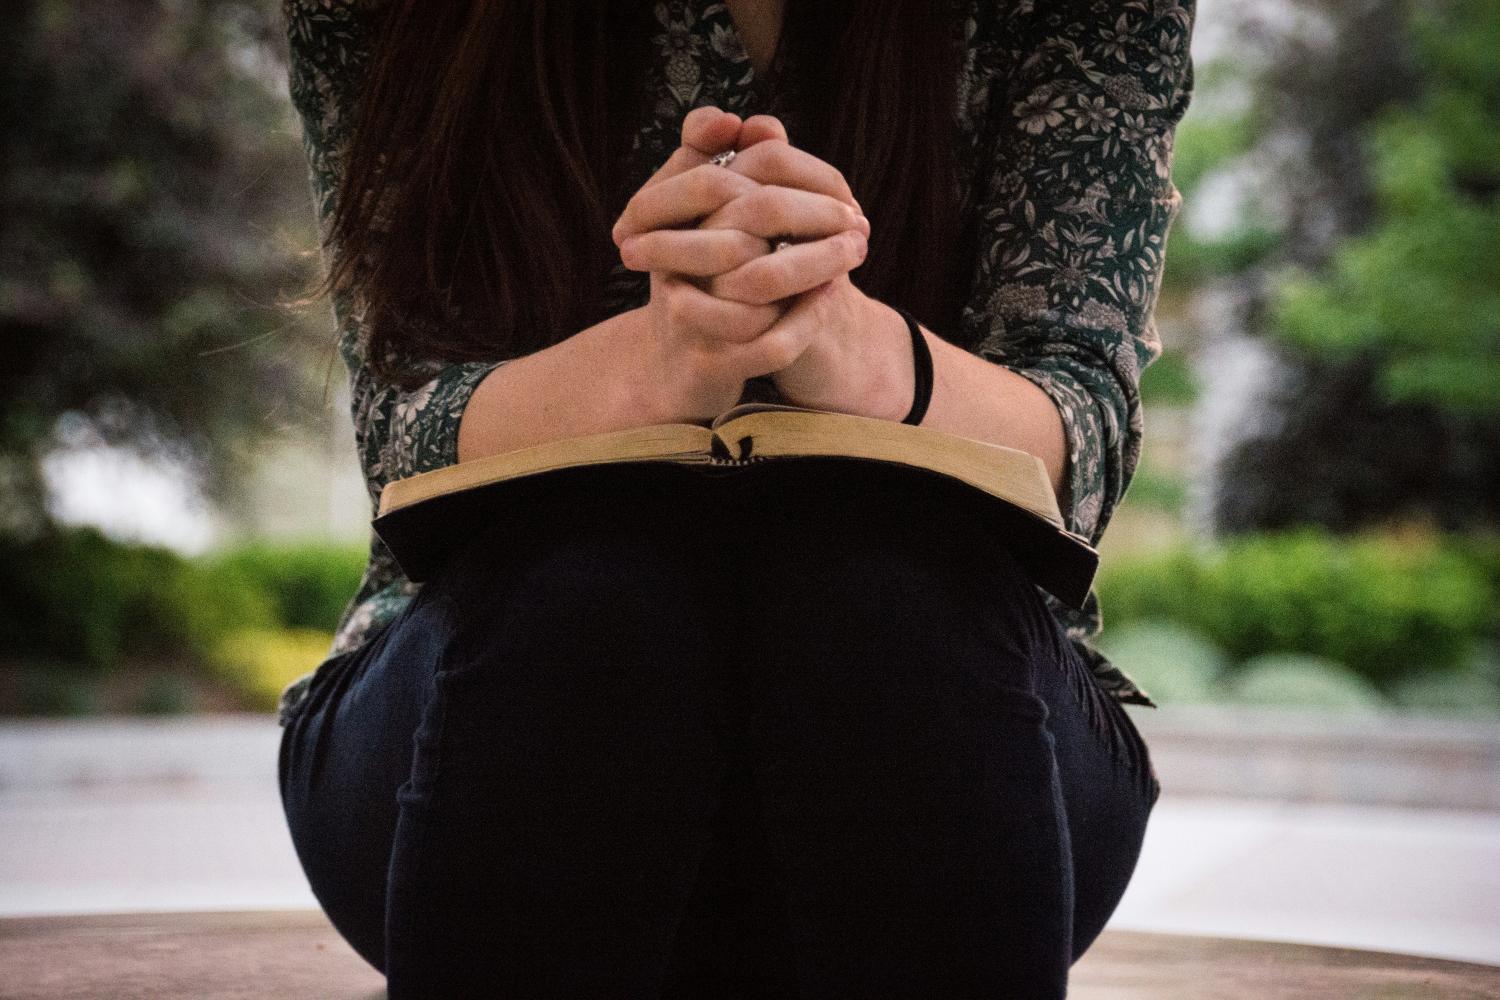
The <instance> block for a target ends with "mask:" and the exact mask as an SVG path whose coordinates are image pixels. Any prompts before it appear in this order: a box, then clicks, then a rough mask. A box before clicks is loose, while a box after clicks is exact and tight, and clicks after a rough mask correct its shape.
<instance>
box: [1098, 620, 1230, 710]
mask: <svg viewBox="0 0 1500 1000" xmlns="http://www.w3.org/2000/svg"><path fill="white" fill-rule="evenodd" d="M1099 649H1100V652H1102V653H1104V655H1106V656H1108V657H1109V658H1110V659H1111V660H1112V661H1113V662H1114V663H1115V664H1116V665H1118V666H1119V668H1120V669H1121V670H1123V671H1125V672H1126V673H1127V674H1129V675H1130V676H1131V678H1132V679H1134V680H1135V681H1137V682H1139V683H1140V685H1141V687H1143V688H1145V689H1146V690H1147V691H1150V692H1151V695H1152V697H1153V698H1156V699H1157V700H1159V701H1161V702H1164V703H1167V702H1170V703H1179V704H1180V703H1187V702H1207V701H1213V700H1215V697H1216V694H1215V692H1216V690H1217V689H1216V685H1217V683H1218V681H1219V678H1220V677H1221V676H1222V675H1223V674H1224V673H1225V671H1226V670H1227V669H1228V666H1229V659H1228V657H1226V656H1225V655H1224V653H1223V651H1221V650H1220V649H1219V648H1218V647H1216V646H1215V645H1214V644H1213V643H1211V642H1209V641H1208V640H1206V639H1204V638H1203V636H1202V635H1200V634H1198V633H1197V632H1193V631H1191V630H1189V629H1187V628H1184V627H1183V626H1181V625H1179V624H1177V623H1175V622H1158V621H1143V622H1132V623H1130V624H1128V625H1126V626H1124V627H1123V628H1120V629H1106V630H1105V631H1104V633H1103V634H1102V635H1101V636H1100V637H1099Z"/></svg>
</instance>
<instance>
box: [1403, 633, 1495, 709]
mask: <svg viewBox="0 0 1500 1000" xmlns="http://www.w3.org/2000/svg"><path fill="white" fill-rule="evenodd" d="M1391 700H1392V701H1394V702H1395V703H1396V704H1397V705H1399V706H1400V707H1401V708H1403V709H1407V710H1411V711H1416V712H1425V713H1429V714H1435V715H1459V716H1476V717H1483V718H1496V717H1500V646H1496V645H1495V644H1493V643H1489V642H1486V643H1482V644H1481V645H1480V647H1479V649H1478V650H1476V652H1475V655H1474V656H1472V657H1470V658H1469V660H1468V661H1467V662H1466V663H1465V664H1464V665H1463V667H1462V668H1461V669H1459V670H1457V671H1441V672H1439V671H1432V670H1429V671H1424V672H1422V673H1418V674H1413V675H1412V676H1410V677H1406V678H1403V679H1402V680H1401V682H1400V683H1399V684H1397V685H1396V687H1395V690H1394V691H1392V693H1391Z"/></svg>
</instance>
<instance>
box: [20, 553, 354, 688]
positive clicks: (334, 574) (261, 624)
mask: <svg viewBox="0 0 1500 1000" xmlns="http://www.w3.org/2000/svg"><path fill="white" fill-rule="evenodd" d="M363 566H364V553H363V549H362V548H361V547H358V546H355V547H351V546H340V545H328V544H321V543H319V544H308V545H295V546H294V545H280V546H277V545H267V544H252V545H247V546H244V547H242V548H237V549H232V550H229V551H226V552H223V553H218V554H215V555H212V556H207V557H203V558H198V559H188V558H184V557H183V556H180V555H178V554H176V553H174V552H172V551H170V550H168V549H163V548H156V547H153V546H145V545H131V544H124V543H121V542H117V541H113V540H111V539H109V538H108V537H106V536H105V535H103V534H102V533H101V532H99V531H98V530H96V529H93V528H71V529H56V530H53V531H50V532H48V533H46V534H45V535H43V536H40V537H38V538H34V539H31V540H28V541H20V540H17V539H14V538H8V537H4V536H0V648H3V649H5V651H6V653H7V655H8V656H9V657H12V658H15V659H19V660H23V661H34V660H47V661H57V662H59V663H62V664H69V665H73V666H76V667H84V668H89V669H93V670H103V669H110V668H114V667H117V666H118V665H119V664H121V663H122V662H124V661H126V660H136V661H144V660H153V661H186V662H188V663H199V664H202V663H206V662H209V661H210V660H212V659H213V658H214V656H215V654H216V653H217V652H218V650H219V648H220V645H221V643H222V641H223V639H224V637H225V636H227V635H229V634H231V633H237V632H242V631H243V630H245V629H276V628H291V629H298V628H304V629H315V630H319V631H321V632H324V633H326V632H331V631H332V629H333V627H334V625H335V624H336V623H337V621H338V619H339V616H340V615H341V614H342V612H343V610H344V606H345V605H346V604H347V603H348V601H349V598H350V597H351V596H352V595H353V593H354V591H355V589H356V588H357V587H358V585H359V579H360V574H361V572H362V570H363ZM49 683H50V682H49ZM158 700H159V701H166V700H168V699H167V696H165V695H163V697H162V698H160V699H158Z"/></svg>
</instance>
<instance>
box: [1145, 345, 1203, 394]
mask: <svg viewBox="0 0 1500 1000" xmlns="http://www.w3.org/2000/svg"><path fill="white" fill-rule="evenodd" d="M1197 398H1198V383H1197V380H1196V379H1195V378H1194V376H1193V368H1192V365H1191V364H1189V363H1188V360H1187V358H1186V357H1185V356H1184V355H1183V353H1182V352H1181V351H1164V352H1163V353H1162V355H1161V357H1159V358H1157V359H1156V360H1155V361H1153V362H1152V363H1151V364H1149V365H1147V366H1146V370H1145V371H1143V372H1141V399H1142V401H1143V402H1145V403H1146V404H1147V405H1148V406H1149V405H1158V404H1165V405H1168V406H1185V405H1187V404H1190V403H1192V402H1193V400H1195V399H1197Z"/></svg>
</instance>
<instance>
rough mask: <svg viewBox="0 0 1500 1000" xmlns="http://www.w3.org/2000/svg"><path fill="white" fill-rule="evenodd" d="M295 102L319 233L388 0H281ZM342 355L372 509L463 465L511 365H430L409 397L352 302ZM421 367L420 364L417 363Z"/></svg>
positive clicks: (339, 309)
mask: <svg viewBox="0 0 1500 1000" xmlns="http://www.w3.org/2000/svg"><path fill="white" fill-rule="evenodd" d="M282 9H283V13H284V15H285V18H286V23H287V40H288V52H289V58H290V81H289V82H290V89H291V97H292V103H293V105H294V106H295V107H296V109H297V111H298V113H299V114H300V115H301V117H302V124H303V146H304V149H305V150H306V152H307V158H308V164H309V166H310V168H311V180H312V194H313V199H314V202H315V206H316V209H317V216H318V221H319V226H320V229H321V230H322V231H323V232H325V233H326V231H327V225H328V222H329V219H330V217H331V213H332V211H333V205H334V199H335V195H336V194H337V186H338V179H339V175H340V172H341V157H342V156H343V154H344V150H345V143H346V140H347V138H348V130H349V122H350V121H351V120H352V116H353V112H354V105H355V101H356V99H357V98H358V95H359V90H360V87H361V84H362V82H363V80H364V78H365V73H366V67H367V64H368V62H369V57H370V49H371V40H372V39H373V37H374V34H375V32H376V30H377V29H378V26H379V20H380V17H381V15H382V12H383V3H382V2H381V0H283V2H282ZM333 312H334V318H335V321H336V322H337V324H338V329H339V353H340V355H341V356H342V358H343V361H344V364H345V367H346V368H347V369H348V373H349V387H350V394H351V415H352V416H353V419H354V432H355V441H356V446H357V448H358V451H359V459H360V464H361V466H362V468H363V470H364V474H365V480H366V484H367V486H368V488H369V492H370V498H371V503H372V505H378V504H379V501H380V494H381V492H382V491H383V490H384V489H385V486H386V485H387V484H388V483H390V482H393V481H395V480H397V479H401V478H404V477H406V476H411V475H414V474H416V473H418V472H426V471H429V470H431V469H438V468H442V467H443V466H447V465H452V464H454V463H455V462H457V461H458V428H459V422H460V421H461V419H462V417H463V411H464V407H465V406H466V405H467V404H468V401H469V398H470V396H471V395H472V394H473V392H474V389H475V388H476V387H477V386H478V385H479V383H480V382H481V381H483V380H484V378H485V376H487V375H488V374H489V373H490V372H491V371H493V370H494V369H495V368H497V367H499V366H500V365H501V364H505V363H506V362H505V361H499V362H468V363H460V364H447V363H436V362H434V363H431V364H429V365H427V366H426V370H425V371H424V374H426V375H428V376H430V378H429V380H428V381H427V382H426V383H424V384H422V385H420V386H419V387H417V388H415V389H412V390H409V391H406V390H402V389H401V388H399V387H398V386H395V385H391V384H388V383H384V382H382V381H380V380H378V379H377V378H375V376H374V373H373V372H372V371H371V369H370V367H369V365H368V357H367V353H366V352H367V347H368V343H369V338H368V331H367V329H366V327H365V324H364V322H363V319H362V317H361V316H360V315H359V313H358V312H357V310H356V309H355V308H354V307H353V305H352V304H351V302H350V301H349V299H348V297H347V296H336V297H335V299H334V304H333ZM417 367H419V368H420V367H421V366H420V365H418V366H417Z"/></svg>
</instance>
